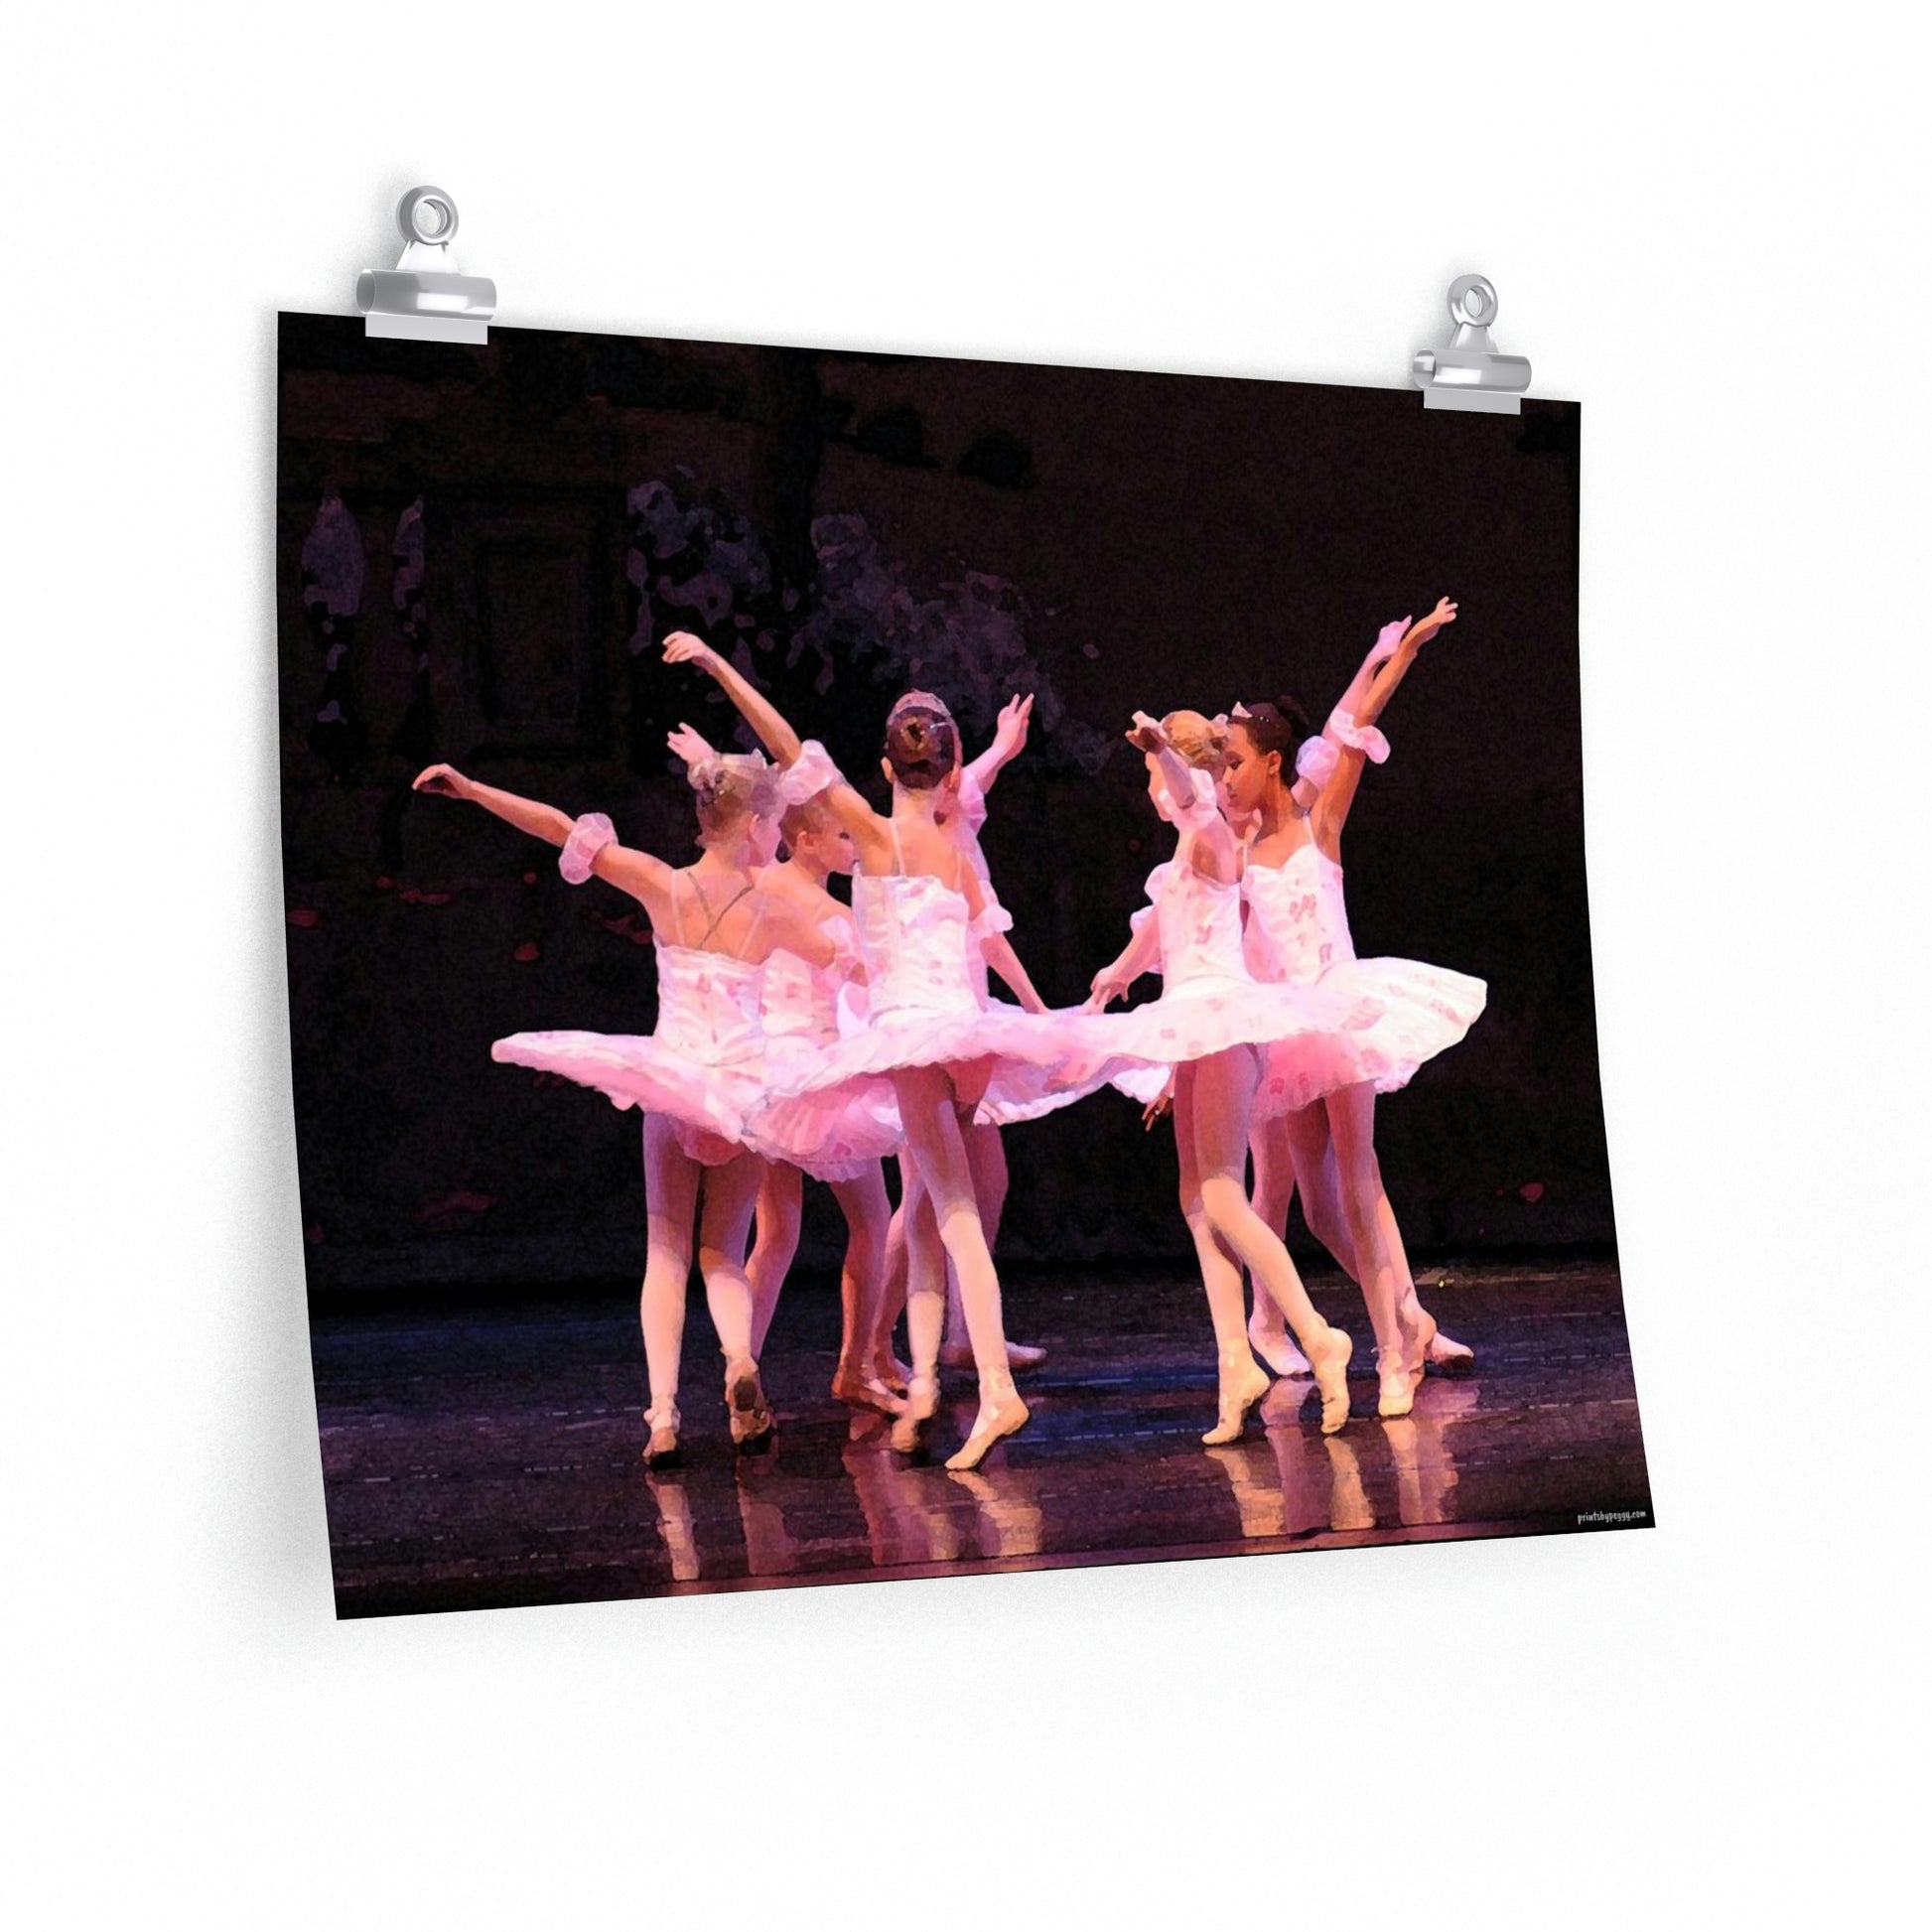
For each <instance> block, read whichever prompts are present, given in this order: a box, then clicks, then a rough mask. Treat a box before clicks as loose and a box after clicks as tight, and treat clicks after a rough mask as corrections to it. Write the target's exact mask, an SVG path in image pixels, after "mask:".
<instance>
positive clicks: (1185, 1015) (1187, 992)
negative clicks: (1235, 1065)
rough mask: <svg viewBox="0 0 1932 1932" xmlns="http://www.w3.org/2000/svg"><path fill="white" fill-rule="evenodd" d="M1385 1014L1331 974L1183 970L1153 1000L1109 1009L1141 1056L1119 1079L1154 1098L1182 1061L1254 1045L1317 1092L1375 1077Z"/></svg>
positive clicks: (1126, 1047)
mask: <svg viewBox="0 0 1932 1932" xmlns="http://www.w3.org/2000/svg"><path fill="white" fill-rule="evenodd" d="M1381 1017H1382V1008H1381V1005H1380V1002H1379V1001H1378V1000H1376V999H1375V998H1374V997H1372V996H1370V995H1369V994H1368V993H1367V992H1366V991H1365V990H1364V989H1360V988H1354V987H1344V986H1341V985H1339V984H1334V985H1331V984H1330V983H1329V982H1328V981H1327V980H1323V981H1321V982H1320V983H1319V984H1318V985H1317V984H1310V985H1291V984H1288V983H1286V982H1279V981H1277V982H1264V981H1257V980H1253V979H1249V978H1247V977H1246V976H1245V975H1242V976H1236V975H1233V974H1228V975H1219V974H1213V975H1201V976H1198V977H1195V978H1190V979H1185V980H1181V981H1179V982H1178V983H1176V984H1174V985H1172V986H1170V987H1169V988H1168V989H1167V990H1166V991H1164V992H1163V993H1162V995H1161V997H1160V998H1159V999H1158V1000H1153V1001H1150V1002H1149V1003H1148V1004H1147V1005H1146V1006H1140V1007H1135V1008H1133V1009H1132V1010H1131V1011H1129V1012H1127V1013H1119V1014H1109V1015H1107V1016H1106V1018H1107V1019H1108V1021H1109V1022H1110V1023H1111V1024H1112V1025H1113V1026H1114V1027H1115V1028H1116V1029H1117V1030H1118V1032H1117V1038H1118V1040H1119V1042H1120V1050H1121V1051H1122V1052H1124V1053H1126V1054H1128V1055H1130V1056H1132V1057H1133V1058H1134V1059H1135V1060H1137V1061H1138V1062H1139V1064H1138V1065H1135V1066H1133V1067H1130V1068H1129V1069H1128V1070H1127V1071H1125V1072H1123V1073H1120V1074H1117V1075H1116V1076H1115V1077H1114V1079H1113V1082H1112V1084H1113V1085H1114V1086H1115V1087H1117V1088H1118V1089H1119V1090H1120V1091H1121V1092H1122V1093H1124V1094H1127V1095H1128V1096H1129V1097H1130V1098H1132V1099H1134V1100H1138V1101H1139V1102H1141V1104H1142V1105H1143V1106H1145V1105H1146V1104H1147V1103H1148V1102H1150V1101H1152V1100H1154V1099H1156V1098H1157V1097H1158V1096H1159V1095H1160V1093H1161V1091H1162V1089H1163V1088H1164V1087H1166V1085H1167V1084H1168V1080H1169V1077H1170V1075H1171V1074H1172V1073H1173V1069H1174V1068H1175V1067H1176V1066H1179V1065H1181V1064H1183V1063H1184V1062H1187V1061H1190V1060H1204V1059H1207V1058H1209V1057H1211V1056H1212V1055H1213V1054H1216V1053H1223V1052H1226V1051H1227V1050H1228V1048H1229V1047H1232V1046H1254V1047H1258V1048H1259V1049H1260V1050H1261V1051H1262V1053H1263V1055H1264V1059H1265V1063H1266V1064H1268V1065H1272V1066H1278V1067H1279V1068H1280V1069H1281V1073H1282V1077H1283V1079H1284V1081H1285V1082H1292V1083H1293V1086H1294V1089H1295V1090H1296V1091H1301V1092H1306V1093H1307V1095H1308V1098H1309V1099H1313V1098H1314V1097H1315V1096H1316V1095H1317V1094H1320V1093H1327V1092H1330V1091H1332V1090H1333V1088H1334V1087H1337V1086H1348V1085H1351V1084H1353V1083H1354V1082H1355V1081H1357V1080H1361V1079H1365V1078H1367V1077H1368V1068H1369V1067H1370V1066H1371V1065H1373V1064H1374V1063H1375V1056H1374V1055H1373V1053H1372V1052H1371V1051H1370V1049H1369V1047H1368V1045H1367V1042H1368V1040H1369V1039H1370V1037H1371V1036H1372V1035H1373V1032H1374V1029H1375V1028H1376V1026H1377V1025H1378V1024H1379V1023H1380V1020H1381ZM1264 1084H1265V1081H1264ZM1296 1104H1297V1105H1306V1104H1307V1103H1306V1101H1301V1102H1297V1103H1296Z"/></svg>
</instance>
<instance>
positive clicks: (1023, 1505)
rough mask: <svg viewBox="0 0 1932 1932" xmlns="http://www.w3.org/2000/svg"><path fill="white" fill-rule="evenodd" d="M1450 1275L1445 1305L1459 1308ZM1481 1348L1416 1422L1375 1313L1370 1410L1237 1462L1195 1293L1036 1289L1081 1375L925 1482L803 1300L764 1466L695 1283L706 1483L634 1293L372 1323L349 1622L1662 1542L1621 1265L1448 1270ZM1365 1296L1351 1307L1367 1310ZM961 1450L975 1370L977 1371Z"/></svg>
mask: <svg viewBox="0 0 1932 1932" xmlns="http://www.w3.org/2000/svg"><path fill="white" fill-rule="evenodd" d="M1439 1276H1446V1277H1447V1279H1446V1280H1445V1282H1444V1285H1442V1286H1440V1287H1433V1286H1431V1285H1432V1284H1434V1283H1435V1282H1436V1281H1437V1279H1438V1277H1439ZM1424 1280H1425V1297H1426V1299H1427V1300H1428V1301H1429V1303H1430V1305H1431V1306H1432V1308H1434V1309H1435V1311H1436V1312H1437V1313H1438V1314H1439V1316H1440V1317H1441V1319H1442V1322H1443V1325H1444V1327H1445V1328H1446V1329H1448V1330H1449V1332H1451V1333H1453V1334H1456V1335H1457V1336H1459V1337H1460V1338H1462V1339H1463V1340H1466V1341H1468V1342H1470V1343H1471V1344H1472V1345H1473V1346H1474V1348H1475V1349H1476V1352H1477V1364H1476V1369H1475V1372H1474V1373H1472V1374H1469V1375H1465V1376H1461V1377H1457V1378H1447V1377H1438V1376H1435V1375H1431V1376H1430V1377H1429V1378H1427V1380H1426V1381H1425V1382H1424V1384H1423V1387H1422V1388H1421V1390H1420V1391H1419V1392H1418V1395H1417V1398H1416V1406H1415V1410H1414V1413H1413V1414H1411V1415H1409V1416H1407V1417H1405V1418H1403V1419H1402V1420H1401V1421H1399V1422H1383V1421H1380V1420H1378V1419H1377V1417H1376V1415H1375V1395H1376V1384H1375V1378H1374V1374H1373V1372H1372V1369H1370V1368H1369V1367H1368V1366H1367V1364H1368V1363H1369V1362H1370V1361H1371V1360H1372V1350H1371V1349H1370V1348H1369V1346H1368V1343H1367V1333H1366V1323H1365V1320H1364V1319H1363V1316H1362V1312H1361V1306H1360V1301H1359V1298H1357V1297H1355V1296H1354V1295H1353V1291H1351V1290H1348V1289H1347V1288H1346V1285H1345V1284H1339V1283H1328V1284H1324V1283H1320V1282H1318V1281H1317V1282H1316V1283H1314V1284H1313V1285H1312V1286H1313V1292H1314V1295H1315V1299H1316V1301H1317V1303H1318V1304H1319V1305H1320V1307H1321V1309H1322V1311H1323V1312H1324V1313H1325V1314H1327V1315H1328V1317H1329V1318H1330V1319H1332V1320H1340V1321H1342V1322H1344V1323H1345V1324H1346V1325H1347V1326H1348V1327H1349V1328H1350V1329H1351V1330H1352V1331H1353V1332H1354V1333H1355V1335H1356V1341H1357V1364H1358V1366H1357V1370H1356V1373H1355V1374H1354V1375H1353V1376H1352V1377H1351V1386H1352V1388H1353V1392H1354V1412H1353V1414H1352V1416H1351V1418H1350V1421H1349V1424H1348V1427H1347V1429H1346V1430H1345V1431H1344V1432H1343V1433H1342V1434H1340V1435H1339V1436H1333V1437H1327V1438H1324V1437H1322V1436H1321V1435H1320V1434H1319V1432H1318V1428H1317V1405H1316V1403H1315V1401H1314V1398H1313V1394H1312V1390H1311V1385H1310V1384H1309V1383H1308V1382H1307V1381H1305V1380H1304V1381H1284V1382H1278V1383H1277V1384H1276V1385H1275V1387H1274V1389H1273V1390H1272V1391H1271V1393H1270V1394H1269V1396H1268V1398H1267V1400H1266V1401H1265V1402H1264V1403H1263V1404H1262V1405H1261V1407H1260V1409H1259V1410H1258V1411H1257V1412H1256V1414H1255V1415H1253V1416H1252V1417H1251V1418H1250V1421H1249V1427H1248V1433H1247V1436H1246V1438H1245V1440H1243V1441H1242V1442H1240V1443H1238V1444H1235V1445H1233V1446H1231V1447H1228V1448H1223V1449H1207V1448H1204V1447H1203V1446H1202V1445H1201V1442H1200V1440H1199V1438H1200V1434H1201V1432H1202V1431H1203V1430H1204V1429H1207V1428H1208V1427H1210V1426H1211V1425H1212V1423H1213V1420H1214V1368H1213V1342H1212V1336H1211V1334H1210V1332H1209V1330H1208V1326H1207V1319H1206V1311H1205V1308H1204V1306H1203V1305H1202V1300H1201V1294H1200V1289H1199V1286H1198V1284H1197V1283H1193V1282H1189V1281H1187V1280H1186V1279H1185V1278H1184V1277H1182V1276H1180V1275H1179V1274H1178V1273H1177V1271H1174V1272H1165V1271H1164V1272H1162V1273H1160V1274H1155V1273H1152V1272H1147V1273H1140V1274H1131V1275H1130V1274H1125V1273H1109V1274H1094V1275H1091V1276H1086V1275H1083V1276H1080V1277H1078V1278H1077V1279H1074V1280H1072V1281H1069V1278H1068V1276H1067V1275H1066V1274H1065V1273H1064V1272H1055V1273H1053V1274H1051V1275H1048V1274H1046V1273H1044V1272H1042V1273H1040V1274H1037V1275H1035V1276H1033V1277H1032V1278H1028V1277H1025V1276H1019V1275H1016V1276H1015V1278H1014V1279H1013V1281H1012V1282H1010V1284H1009V1286H1008V1290H1007V1310H1008V1328H1009V1331H1010V1332H1011V1333H1013V1334H1014V1335H1015V1336H1018V1337H1024V1338H1025V1339H1027V1340H1032V1341H1043V1342H1045V1343H1046V1344H1047V1346H1048V1348H1049V1350H1050V1353H1049V1355H1048V1358H1047V1360H1046V1362H1045V1363H1044V1364H1043V1365H1042V1366H1041V1367H1039V1368H1037V1369H1035V1370H1032V1371H1029V1372H1028V1373H1026V1374H1025V1375H1024V1376H1023V1377H1022V1386H1023V1388H1024V1389H1025V1392H1026V1394H1027V1398H1028V1401H1029V1402H1030V1403H1031V1404H1032V1406H1033V1411H1034V1420H1033V1422H1032V1423H1031V1424H1030V1425H1029V1427H1028V1428H1027V1429H1026V1431H1025V1432H1024V1433H1023V1434H1022V1435H1021V1436H1019V1437H1017V1438H1016V1439H1014V1440H1013V1441H1012V1442H1010V1443H1007V1444H1004V1445H1002V1446H1001V1447H1000V1448H999V1449H996V1450H995V1451H994V1453H993V1455H992V1456H991V1457H990V1458H989V1459H988V1461H987V1462H986V1463H985V1464H984V1465H983V1466H982V1467H981V1468H980V1469H979V1470H977V1471H975V1472H973V1473H971V1474H950V1473H948V1472H947V1471H946V1470H945V1469H943V1468H942V1467H940V1466H939V1462H938V1459H937V1457H935V1459H934V1460H933V1461H931V1462H929V1463H912V1462H908V1461H907V1460H906V1459H905V1458H904V1457H902V1456H899V1455H896V1454H895V1453H894V1452H893V1451H892V1449H891V1448H890V1447H889V1446H888V1443H887V1440H886V1428H885V1426H884V1425H883V1424H882V1423H880V1422H879V1421H878V1420H877V1419H875V1418H871V1417H864V1416H861V1417H854V1416H852V1415H851V1414H849V1413H848V1412H847V1411H845V1410H843V1409H841V1408H840V1407H838V1405H836V1404H835V1403H833V1402H832V1401H831V1399H830V1398H829V1396H827V1395H826V1394H825V1393H824V1391H825V1389H826V1385H827V1383H828V1382H829V1381H830V1378H831V1370H832V1360H833V1348H834V1346H835V1343H836V1329H837V1320H838V1312H837V1308H836V1303H835V1300H834V1298H833V1296H832V1295H831V1294H829V1293H828V1292H826V1291H825V1290H824V1289H823V1288H820V1287H818V1286H817V1285H816V1284H800V1285H799V1286H797V1287H795V1288H794V1289H793V1290H792V1291H790V1293H789V1299H788V1302H787V1304H786V1305H785V1306H784V1307H783V1308H781V1309H780V1311H779V1314H778V1319H777V1323H776V1325H775V1327H774V1329H773V1331H772V1336H771V1339H770V1342H769V1344H768V1346H767V1348H766V1352H765V1364H764V1366H765V1378H766V1384H767V1388H768V1390H769V1392H770V1395H771V1397H772V1400H773V1403H774V1406H775V1408H776V1410H777V1414H778V1423H779V1429H778V1437H777V1441H776V1444H775V1446H774V1447H773V1448H772V1449H771V1450H770V1451H769V1452H768V1453H766V1454H764V1455H761V1456H750V1457H740V1456H735V1455H734V1454H733V1452H732V1449H731V1445H730V1442H729V1439H728V1436H727V1432H726V1426H725V1416H724V1409H723V1402H722V1396H721V1394H720V1391H719V1389H718V1386H717V1384H718V1381H719V1376H718V1373H717V1370H716V1368H715V1364H716V1363H717V1362H718V1359H719V1358H718V1356H717V1353H716V1347H715V1343H714V1341H713V1338H712V1334H711V1330H710V1326H709V1323H708V1322H707V1320H706V1317H705V1314H704V1309H703V1295H702V1292H701V1290H699V1289H698V1288H697V1287H696V1286H695V1285H694V1288H693V1292H692V1297H691V1318H690V1324H689V1328H688V1331H687V1335H686V1342H685V1394H684V1403H683V1407H684V1416H685V1429H684V1444H685V1450H686V1453H685V1456H684V1459H683V1463H682V1466H680V1467H679V1468H677V1469H676V1470H675V1471H670V1472H665V1473H661V1474H655V1475H653V1474H651V1473H648V1472H647V1471H645V1469H644V1468H643V1466H642V1464H641V1462H640V1460H639V1451H640V1449H641V1447H642V1442H643V1431H642V1426H641V1423H640V1421H639V1413H638V1412H639V1410H640V1409H641V1407H642V1404H643V1400H644V1386H643V1362H642V1351H641V1347H640V1344H639V1342H638V1338H637V1329H636V1318H635V1307H636V1303H635V1292H634V1290H633V1289H629V1288H623V1289H611V1290H607V1291H602V1292H598V1293H586V1294H582V1295H575V1296H559V1295H532V1296H525V1297H514V1296H499V1297H496V1298H493V1299H492V1300H489V1301H486V1302H484V1301H479V1300H476V1299H474V1298H472V1299H466V1300H464V1301H461V1302H458V1301H454V1300H429V1299H425V1300H421V1301H418V1302H416V1303H414V1304H411V1305H406V1306H405V1305H401V1304H396V1303H390V1304H388V1305H387V1306H384V1307H380V1308H360V1309H358V1308H355V1307H353V1306H352V1305H351V1306H348V1307H341V1306H339V1307H338V1308H336V1309H334V1310H331V1311H322V1312H319V1313H318V1314H317V1317H316V1322H315V1361H316V1379H317V1389H318V1396H319V1402H320V1408H321V1416H322V1441H323V1462H324V1475H325V1479H326V1485H327V1491H328V1498H329V1518H330V1530H331V1541H332V1547H333V1552H334V1560H335V1573H336V1588H337V1604H338V1608H339V1610H340V1612H341V1613H342V1614H343V1615H345V1616H369V1615H384V1614H393V1613H398V1612H405V1611H414V1610H439V1609H466V1608H483V1607H488V1606H493V1605H508V1604H530V1603H546V1602H575V1601H586V1600H593V1599H600V1598H607V1597H620V1596H650V1595H664V1594H677V1593H686V1592H690V1591H703V1590H711V1589H744V1588H757V1587H767V1586H774V1585H787V1584H809V1583H851V1582H861V1581H867V1580H873V1579H883V1578H897V1577H926V1576H935V1575H946V1574H959V1573H972V1572H985V1571H1000V1570H1031V1569H1042V1568H1048V1567H1057V1566H1061V1565H1068V1564H1098V1563H1121V1562H1136V1561H1147V1560H1151V1559H1159V1558H1173V1557H1201V1556H1217V1555H1232V1554H1238V1553H1242V1552H1258V1551H1286V1550H1306V1549H1327V1548H1336V1547H1349V1546H1355V1545H1361V1544H1384V1543H1405V1542H1416V1541H1423V1540H1433V1539H1441V1538H1456V1537H1472V1536H1502V1535H1515V1534H1530V1533H1540V1532H1548V1531H1554V1530H1568V1529H1578V1528H1596V1527H1604V1528H1615V1527H1640V1526H1644V1525H1647V1524H1648V1523H1649V1522H1650V1520H1651V1516H1650V1494H1649V1484H1648V1479H1647V1476H1646V1472H1645V1467H1644V1459H1643V1448H1642V1443H1641V1439H1640V1437H1639V1434H1638V1426H1637V1409H1636V1395H1635V1389H1634V1385H1633V1382H1632V1378H1631V1370H1630V1355H1629V1345H1628V1341H1627V1338H1626V1336H1625V1333H1624V1326H1623V1318H1622V1308H1621V1301H1620V1296H1619V1293H1618V1285H1617V1276H1616V1270H1615V1265H1614V1263H1613V1262H1612V1261H1609V1260H1607V1259H1596V1260H1582V1261H1580V1260H1577V1259H1572V1258H1564V1259H1555V1260H1551V1259H1539V1260H1536V1261H1510V1262H1506V1263H1502V1262H1497V1261H1494V1260H1490V1261H1485V1262H1481V1263H1472V1264H1457V1265H1452V1266H1450V1267H1449V1268H1447V1269H1444V1270H1429V1271H1426V1272H1425V1276H1424ZM1351 1303H1352V1305H1353V1306H1352V1307H1351V1306H1350V1305H1351ZM948 1397H949V1400H948V1402H947V1404H946V1406H945V1408H944V1410H943V1411H942V1418H941V1419H942V1423H943V1425H944V1427H943V1428H942V1430H941V1432H940V1435H939V1437H938V1439H937V1449H938V1454H939V1455H940V1456H943V1454H945V1453H946V1452H949V1451H950V1449H952V1448H953V1447H954V1446H955V1445H956V1444H957V1443H958V1442H959V1441H960V1440H962V1439H963V1437H964V1435H965V1433H966V1430H967V1428H968V1427H969V1426H970V1423H971V1419H972V1412H973V1398H972V1377H971V1375H970V1374H969V1373H954V1374H951V1375H950V1376H949V1377H948Z"/></svg>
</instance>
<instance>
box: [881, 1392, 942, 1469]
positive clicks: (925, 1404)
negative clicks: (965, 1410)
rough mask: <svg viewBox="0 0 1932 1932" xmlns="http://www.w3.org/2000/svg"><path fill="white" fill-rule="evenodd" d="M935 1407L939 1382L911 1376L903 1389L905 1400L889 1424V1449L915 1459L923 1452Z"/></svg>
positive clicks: (937, 1399) (937, 1404)
mask: <svg viewBox="0 0 1932 1932" xmlns="http://www.w3.org/2000/svg"><path fill="white" fill-rule="evenodd" d="M938 1407H939V1378H938V1376H936V1375H919V1374H917V1373H914V1374H913V1375H912V1377H911V1378H910V1379H909V1380H908V1381H907V1383H906V1385H905V1400H904V1403H903V1405H902V1406H901V1407H900V1409H899V1413H898V1420H897V1422H895V1423H894V1424H893V1438H892V1441H893V1448H894V1449H897V1451H898V1452H899V1454H901V1455H917V1454H918V1453H919V1451H920V1450H921V1449H924V1448H925V1440H926V1436H927V1434H928V1432H929V1431H930V1430H931V1428H932V1418H933V1415H934V1413H935V1412H936V1411H937V1409H938Z"/></svg>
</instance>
